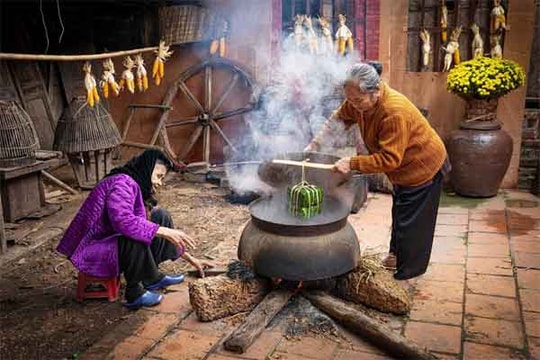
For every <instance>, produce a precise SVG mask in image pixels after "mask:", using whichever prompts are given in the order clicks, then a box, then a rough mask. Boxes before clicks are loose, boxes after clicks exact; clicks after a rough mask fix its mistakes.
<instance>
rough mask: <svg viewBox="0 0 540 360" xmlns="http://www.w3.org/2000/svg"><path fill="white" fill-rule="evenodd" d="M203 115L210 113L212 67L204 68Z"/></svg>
mask: <svg viewBox="0 0 540 360" xmlns="http://www.w3.org/2000/svg"><path fill="white" fill-rule="evenodd" d="M204 83H205V84H206V86H205V88H204V113H206V114H208V113H209V112H210V107H211V106H212V66H210V65H209V66H206V67H205V68H204Z"/></svg>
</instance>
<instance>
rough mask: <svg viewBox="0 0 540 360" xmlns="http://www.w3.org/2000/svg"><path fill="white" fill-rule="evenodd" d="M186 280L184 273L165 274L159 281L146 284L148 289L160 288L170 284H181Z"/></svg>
mask: <svg viewBox="0 0 540 360" xmlns="http://www.w3.org/2000/svg"><path fill="white" fill-rule="evenodd" d="M182 281H184V275H182V274H180V275H165V276H164V277H163V279H161V280H159V281H158V282H157V283H155V284H152V285H148V286H146V290H158V289H163V288H166V287H167V286H170V285H175V284H180V283H181V282H182Z"/></svg>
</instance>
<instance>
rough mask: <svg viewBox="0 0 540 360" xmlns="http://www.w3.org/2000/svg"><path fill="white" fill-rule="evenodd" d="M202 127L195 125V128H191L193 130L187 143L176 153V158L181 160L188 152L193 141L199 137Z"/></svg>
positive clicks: (193, 144)
mask: <svg viewBox="0 0 540 360" xmlns="http://www.w3.org/2000/svg"><path fill="white" fill-rule="evenodd" d="M203 129H204V128H203V127H202V126H197V127H195V130H193V132H192V133H191V135H190V137H189V140H188V142H187V144H186V145H185V146H184V148H183V149H182V151H181V152H180V154H178V158H179V159H180V160H183V159H184V158H185V157H186V156H187V154H188V153H189V152H190V150H191V149H192V148H193V146H195V143H196V142H197V140H199V138H200V137H201V134H202V131H203Z"/></svg>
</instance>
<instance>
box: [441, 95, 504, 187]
mask: <svg viewBox="0 0 540 360" xmlns="http://www.w3.org/2000/svg"><path fill="white" fill-rule="evenodd" d="M479 102H480V100H476V101H469V102H468V103H467V115H466V117H467V119H466V120H464V121H462V122H461V124H460V126H459V129H458V130H456V131H454V132H452V133H451V134H450V136H449V138H448V139H447V144H446V146H447V150H448V154H449V156H450V161H451V163H452V172H451V174H450V179H451V182H452V186H453V188H454V190H455V191H456V193H458V194H460V195H463V196H469V197H492V196H495V195H497V192H498V190H499V187H500V185H501V182H502V179H503V177H504V174H505V173H506V170H507V169H508V165H509V164H510V158H511V157H512V149H513V141H512V138H511V137H510V135H509V134H508V133H507V132H506V131H505V130H503V129H502V127H501V124H500V123H499V122H497V120H496V119H495V113H496V106H497V102H496V100H495V101H492V102H491V103H483V104H482V103H479ZM484 102H485V101H484Z"/></svg>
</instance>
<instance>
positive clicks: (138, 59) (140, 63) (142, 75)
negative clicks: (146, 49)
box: [135, 54, 148, 92]
mask: <svg viewBox="0 0 540 360" xmlns="http://www.w3.org/2000/svg"><path fill="white" fill-rule="evenodd" d="M135 65H136V66H137V88H138V89H139V91H140V92H143V91H146V89H148V75H147V72H146V69H145V67H144V60H143V57H142V55H141V54H138V55H136V56H135Z"/></svg>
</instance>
